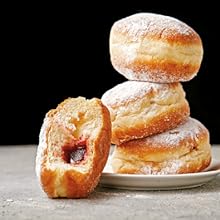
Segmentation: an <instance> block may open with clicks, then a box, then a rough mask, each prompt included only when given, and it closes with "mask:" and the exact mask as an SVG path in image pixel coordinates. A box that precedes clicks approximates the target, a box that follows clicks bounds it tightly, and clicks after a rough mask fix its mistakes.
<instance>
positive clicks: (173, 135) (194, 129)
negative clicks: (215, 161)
mask: <svg viewBox="0 0 220 220" xmlns="http://www.w3.org/2000/svg"><path fill="white" fill-rule="evenodd" d="M204 130H205V131H207V129H206V128H205V127H204V125H203V124H202V123H200V122H199V121H198V120H196V119H193V118H189V119H188V120H187V122H186V123H184V124H182V125H180V126H178V127H177V128H174V129H172V130H169V131H166V132H164V133H161V134H158V135H154V136H151V137H148V138H145V139H142V141H143V142H146V144H147V143H149V144H151V145H152V146H153V147H156V148H158V147H167V148H170V147H178V144H179V143H180V142H181V141H183V140H186V138H187V139H188V140H189V144H190V141H192V140H195V141H197V138H198V135H199V134H201V132H202V131H204Z"/></svg>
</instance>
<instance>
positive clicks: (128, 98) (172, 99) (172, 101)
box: [102, 81, 190, 144]
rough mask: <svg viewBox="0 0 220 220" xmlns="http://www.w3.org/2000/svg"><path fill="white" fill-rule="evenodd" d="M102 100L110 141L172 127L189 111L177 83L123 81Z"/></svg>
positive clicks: (142, 135) (114, 141) (182, 92)
mask: <svg viewBox="0 0 220 220" xmlns="http://www.w3.org/2000/svg"><path fill="white" fill-rule="evenodd" d="M102 102H103V104H105V105H106V106H107V107H108V109H109V111H110V114H111V120H112V143H114V144H120V143H123V142H126V141H129V140H133V139H138V138H143V137H147V136H150V135H153V134H157V133H161V132H163V131H166V130H169V129H172V128H175V127H176V126H177V125H179V124H180V123H183V122H184V121H185V120H186V119H187V117H188V116H189V113H190V109H189V105H188V102H187V101H186V99H185V92H184V90H183V88H182V86H181V84H180V83H170V84H159V83H150V82H138V81H126V82H124V83H121V84H118V85H117V86H115V87H113V88H112V89H110V90H108V91H107V92H106V93H105V94H104V95H103V96H102Z"/></svg>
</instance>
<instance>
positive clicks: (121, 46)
mask: <svg viewBox="0 0 220 220" xmlns="http://www.w3.org/2000/svg"><path fill="white" fill-rule="evenodd" d="M109 41H110V43H109V47H110V58H111V62H112V65H113V67H114V68H115V69H116V70H117V71H118V72H119V73H120V74H122V75H123V76H124V77H125V78H127V79H129V80H139V81H149V82H158V83H172V82H183V81H189V80H190V79H192V78H193V77H195V76H196V74H197V72H198V71H199V68H200V65H201V62H202V57H203V46H202V41H201V38H200V36H199V35H198V34H197V33H196V32H195V31H194V30H193V29H192V28H191V27H189V26H188V25H187V24H185V23H183V22H182V21H180V20H177V19H175V18H173V17H169V16H163V15H159V14H153V13H137V14H134V15H131V16H129V17H125V18H123V19H120V20H118V21H116V22H115V23H114V24H113V26H112V28H111V31H110V40H109Z"/></svg>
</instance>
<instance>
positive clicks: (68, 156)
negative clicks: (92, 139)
mask: <svg viewBox="0 0 220 220" xmlns="http://www.w3.org/2000/svg"><path fill="white" fill-rule="evenodd" d="M62 151H63V154H62V158H63V160H64V161H65V162H66V163H70V164H79V163H80V162H82V161H83V160H84V159H85V153H86V140H79V141H77V142H74V144H66V145H64V146H62Z"/></svg>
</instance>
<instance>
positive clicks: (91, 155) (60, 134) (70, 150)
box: [36, 97, 111, 198]
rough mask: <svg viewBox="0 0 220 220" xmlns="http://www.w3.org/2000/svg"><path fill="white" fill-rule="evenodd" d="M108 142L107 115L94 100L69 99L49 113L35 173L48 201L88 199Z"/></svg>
mask: <svg viewBox="0 0 220 220" xmlns="http://www.w3.org/2000/svg"><path fill="white" fill-rule="evenodd" d="M110 140H111V121H110V114H109V111H108V109H107V108H106V107H105V106H104V105H103V104H102V103H101V101H100V100H98V99H95V98H94V99H91V100H86V99H85V98H83V97H78V98H69V99H66V100H65V101H64V102H62V103H61V104H59V105H58V107H57V108H56V109H54V110H51V111H49V112H48V113H47V115H46V117H45V119H44V123H43V126H42V128H41V132H40V140H39V146H38V150H37V158H36V173H37V176H38V178H39V181H40V183H41V186H42V188H43V190H44V191H45V192H46V194H47V195H48V197H51V198H57V197H67V198H82V197H86V196H88V195H89V193H90V192H92V191H93V189H94V187H95V186H96V185H97V183H98V181H99V177H100V175H101V172H102V170H103V168H104V166H105V163H106V160H107V157H108V153H109V148H110Z"/></svg>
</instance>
